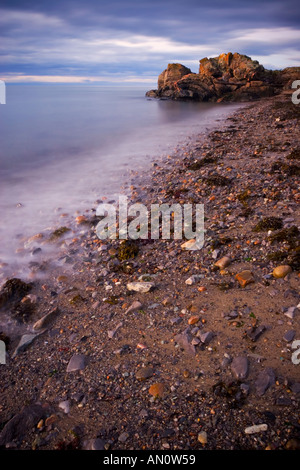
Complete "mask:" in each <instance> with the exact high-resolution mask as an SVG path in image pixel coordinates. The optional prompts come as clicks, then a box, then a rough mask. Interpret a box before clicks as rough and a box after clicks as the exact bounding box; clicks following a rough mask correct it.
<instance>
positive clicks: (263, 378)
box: [255, 367, 275, 396]
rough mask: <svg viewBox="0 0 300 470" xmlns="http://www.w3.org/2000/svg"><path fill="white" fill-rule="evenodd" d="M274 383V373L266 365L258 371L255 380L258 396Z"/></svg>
mask: <svg viewBox="0 0 300 470" xmlns="http://www.w3.org/2000/svg"><path fill="white" fill-rule="evenodd" d="M274 384H275V373H274V371H273V369H272V368H271V367H268V368H266V369H264V370H263V371H261V372H260V374H259V375H258V377H257V379H256V381H255V389H256V394H257V395H258V396H262V395H264V393H265V392H266V391H267V389H268V388H269V387H270V386H272V385H274Z"/></svg>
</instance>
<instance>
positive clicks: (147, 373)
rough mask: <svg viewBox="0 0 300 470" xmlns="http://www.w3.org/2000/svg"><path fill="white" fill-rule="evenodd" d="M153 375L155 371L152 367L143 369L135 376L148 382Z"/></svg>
mask: <svg viewBox="0 0 300 470" xmlns="http://www.w3.org/2000/svg"><path fill="white" fill-rule="evenodd" d="M153 373H154V370H153V369H152V367H141V369H139V370H138V371H137V373H136V374H135V377H136V378H137V379H138V380H146V379H149V378H150V377H152V375H153Z"/></svg>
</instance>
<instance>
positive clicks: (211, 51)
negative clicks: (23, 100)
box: [0, 0, 300, 88]
mask: <svg viewBox="0 0 300 470" xmlns="http://www.w3.org/2000/svg"><path fill="white" fill-rule="evenodd" d="M229 51H230V52H239V53H241V54H246V55H248V56H250V57H251V58H252V59H255V60H258V61H259V62H260V63H261V64H262V65H263V66H264V67H265V68H269V69H282V68H285V67H289V66H299V65H300V7H299V1H298V0H297V1H296V0H286V1H284V0H282V1H279V0H265V1H261V0H259V1H258V0H233V1H225V0H184V1H183V0H151V1H146V0H105V1H104V0H85V1H82V0H72V1H71V0H68V1H64V0H51V1H49V0H48V1H44V0H30V1H27V0H23V1H20V0H0V79H1V80H4V81H5V82H7V83H22V82H30V83H32V82H34V83H37V82H43V83H45V82H46V83H96V84H123V85H132V84H141V85H145V86H146V85H147V86H148V87H149V88H150V87H155V85H156V83H157V77H158V75H159V74H160V73H161V72H162V71H163V70H164V69H165V68H166V67H167V65H168V64H169V63H181V64H184V65H185V66H187V67H189V68H190V69H191V70H192V71H193V72H196V73H197V72H198V70H199V60H200V59H201V58H203V57H216V56H218V55H219V54H221V53H223V52H226V53H227V52H229Z"/></svg>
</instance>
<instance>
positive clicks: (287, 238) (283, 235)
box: [269, 225, 300, 246]
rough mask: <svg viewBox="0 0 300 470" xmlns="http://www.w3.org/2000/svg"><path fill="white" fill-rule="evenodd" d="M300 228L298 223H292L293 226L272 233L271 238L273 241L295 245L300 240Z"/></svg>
mask: <svg viewBox="0 0 300 470" xmlns="http://www.w3.org/2000/svg"><path fill="white" fill-rule="evenodd" d="M299 235H300V232H299V229H298V227H297V226H296V225H292V227H289V228H284V229H282V230H280V231H278V232H275V233H272V234H271V235H270V236H269V240H270V242H271V243H274V242H288V243H289V244H290V245H292V246H295V244H297V241H298V240H299Z"/></svg>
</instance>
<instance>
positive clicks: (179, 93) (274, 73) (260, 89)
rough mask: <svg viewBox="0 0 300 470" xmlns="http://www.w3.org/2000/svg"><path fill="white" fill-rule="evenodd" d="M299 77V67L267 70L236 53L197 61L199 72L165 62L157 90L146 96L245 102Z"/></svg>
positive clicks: (262, 95)
mask: <svg viewBox="0 0 300 470" xmlns="http://www.w3.org/2000/svg"><path fill="white" fill-rule="evenodd" d="M297 78H298V79H300V68H299V67H289V68H287V69H284V70H282V71H278V70H267V69H265V68H264V67H263V66H262V65H261V64H259V62H258V61H256V60H252V59H251V58H250V57H248V56H246V55H242V54H238V53H237V52H236V53H234V54H232V53H231V52H228V53H227V54H221V55H219V57H213V58H211V59H208V58H207V57H205V58H204V59H201V60H200V67H199V73H192V72H191V70H190V69H188V68H187V67H184V66H183V65H181V64H169V65H168V67H167V69H166V70H164V71H163V72H162V73H161V74H160V75H159V77H158V89H157V90H150V91H148V92H147V93H146V96H148V97H151V98H163V99H167V98H168V99H173V100H194V101H218V102H219V101H249V100H253V99H258V98H261V97H264V96H272V95H274V94H278V93H280V92H281V91H282V89H284V88H287V87H290V85H291V83H292V81H293V80H296V79H297Z"/></svg>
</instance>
